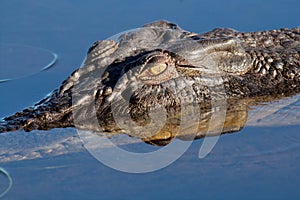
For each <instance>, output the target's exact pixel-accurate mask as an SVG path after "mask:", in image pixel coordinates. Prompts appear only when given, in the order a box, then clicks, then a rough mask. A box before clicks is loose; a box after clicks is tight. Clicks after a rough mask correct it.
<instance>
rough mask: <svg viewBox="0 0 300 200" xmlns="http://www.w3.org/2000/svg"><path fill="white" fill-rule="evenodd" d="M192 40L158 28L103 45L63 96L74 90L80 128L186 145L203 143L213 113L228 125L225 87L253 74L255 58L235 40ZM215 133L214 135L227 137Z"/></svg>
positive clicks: (96, 46) (160, 25)
mask: <svg viewBox="0 0 300 200" xmlns="http://www.w3.org/2000/svg"><path fill="white" fill-rule="evenodd" d="M192 35H193V34H192V33H187V32H184V31H182V30H181V29H179V28H178V27H177V26H176V27H174V26H173V25H172V24H170V23H167V22H156V23H154V24H150V25H147V26H146V27H144V28H141V29H137V30H133V31H130V32H128V33H123V34H122V35H120V36H118V37H117V39H115V40H111V39H109V40H103V41H98V42H96V43H95V44H94V45H93V46H92V47H91V48H90V49H89V51H88V55H87V58H86V60H85V62H84V65H83V66H82V67H81V68H80V69H78V70H77V71H76V72H74V73H73V75H72V76H71V77H70V78H69V79H68V80H67V81H65V83H64V84H63V86H62V87H61V88H60V95H61V96H63V95H64V93H69V92H70V90H72V92H71V93H72V107H73V109H72V110H73V119H74V124H75V126H76V127H77V128H79V129H90V130H96V131H101V132H103V131H104V132H110V133H119V132H125V133H127V134H129V135H131V136H136V137H140V138H142V139H144V140H145V141H151V142H153V141H159V142H161V141H163V143H164V142H169V141H170V139H172V138H174V137H175V136H177V137H178V135H180V132H184V135H185V138H186V139H188V138H194V137H195V136H196V135H197V137H203V136H204V135H205V132H206V131H207V130H208V128H209V127H208V126H209V125H208V122H209V120H210V118H211V117H212V115H213V114H215V115H219V117H220V118H225V115H224V113H225V112H226V109H227V108H226V103H227V100H226V92H225V88H224V80H226V77H227V76H228V75H241V74H244V73H246V72H247V71H248V69H249V67H250V59H249V57H248V55H247V54H246V53H245V52H244V51H243V49H242V48H241V46H240V44H239V41H238V40H237V39H235V38H220V39H201V38H192ZM153 37H155V38H153ZM213 108H214V109H219V114H216V113H213V112H212V110H213ZM220 110H221V111H220ZM220 113H221V114H220ZM241 115H243V117H241ZM244 115H245V113H244V112H243V111H242V112H241V113H240V115H237V116H238V117H240V119H241V120H240V121H241V124H240V125H238V126H236V124H238V123H236V122H235V125H234V127H233V126H231V125H229V124H230V123H228V127H227V128H225V129H226V131H227V132H228V131H233V130H238V129H240V128H241V127H242V124H244V123H245V116H244ZM200 118H201V121H202V124H201V125H200V126H199V122H200ZM229 118H230V117H229ZM231 118H232V116H231ZM234 119H237V117H234ZM220 121H221V122H222V121H224V119H220ZM183 124H184V125H183ZM216 124H218V123H216ZM215 126H216V127H215V132H214V131H211V133H212V134H217V133H218V131H219V132H220V131H222V129H221V130H217V129H218V126H219V125H215ZM182 127H184V130H180V129H182ZM199 127H201V128H200V129H202V130H201V131H199V130H198V129H199ZM221 128H223V127H221ZM219 129H220V127H219ZM225 129H224V130H225Z"/></svg>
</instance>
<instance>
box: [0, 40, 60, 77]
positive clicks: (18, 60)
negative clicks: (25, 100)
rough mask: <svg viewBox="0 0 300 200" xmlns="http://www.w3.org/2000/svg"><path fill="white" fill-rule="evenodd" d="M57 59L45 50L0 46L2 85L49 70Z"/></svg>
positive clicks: (24, 46)
mask: <svg viewBox="0 0 300 200" xmlns="http://www.w3.org/2000/svg"><path fill="white" fill-rule="evenodd" d="M57 57H58V56H57V54H55V53H53V52H51V51H49V50H47V49H43V48H38V47H33V46H27V45H20V44H0V59H1V62H0V83H1V82H6V81H9V80H13V79H16V78H22V77H26V76H29V75H32V74H35V73H38V72H40V71H44V70H47V69H49V68H50V67H52V66H53V65H54V64H55V62H56V61H57Z"/></svg>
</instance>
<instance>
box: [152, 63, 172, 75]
mask: <svg viewBox="0 0 300 200" xmlns="http://www.w3.org/2000/svg"><path fill="white" fill-rule="evenodd" d="M167 67H168V66H167V64H166V63H160V64H157V65H154V66H152V67H150V68H148V72H150V74H151V75H153V76H157V75H159V74H161V73H163V72H164V71H165V70H166V69H167Z"/></svg>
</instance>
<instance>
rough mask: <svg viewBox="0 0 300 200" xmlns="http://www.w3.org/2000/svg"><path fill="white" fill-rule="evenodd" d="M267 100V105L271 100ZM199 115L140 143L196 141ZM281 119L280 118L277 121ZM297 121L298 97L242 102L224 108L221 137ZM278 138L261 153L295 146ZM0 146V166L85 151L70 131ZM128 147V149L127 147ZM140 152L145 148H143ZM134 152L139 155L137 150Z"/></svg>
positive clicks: (16, 136) (29, 135)
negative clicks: (180, 129)
mask: <svg viewBox="0 0 300 200" xmlns="http://www.w3.org/2000/svg"><path fill="white" fill-rule="evenodd" d="M269 100H270V101H271V99H269ZM202 115H203V116H204V117H202V118H201V120H200V123H199V124H189V125H190V126H189V127H187V128H186V130H184V131H183V132H181V133H178V126H179V125H180V116H177V118H176V117H174V118H171V119H169V120H168V123H166V125H165V127H164V128H163V129H162V130H161V131H159V132H158V133H157V134H155V135H153V136H151V137H150V138H143V141H145V142H146V143H150V144H154V145H166V144H168V143H170V142H171V141H172V140H173V139H175V138H178V139H181V140H189V139H191V138H190V137H189V134H188V133H189V130H194V129H195V127H196V128H197V129H198V132H197V137H196V138H201V137H204V136H205V133H206V131H207V129H208V124H209V121H210V116H211V113H210V112H206V113H204V110H203V113H202ZM282 115H283V116H284V118H283V117H281V116H282ZM299 118H300V95H296V96H292V97H289V98H283V99H279V98H278V99H273V101H272V102H265V101H261V100H259V99H243V100H239V101H235V102H232V103H230V104H228V107H227V113H226V120H225V123H224V128H223V133H236V134H238V133H239V131H240V130H241V129H242V128H243V127H245V126H255V127H256V126H257V127H261V126H266V127H276V126H289V125H299ZM94 134H98V135H99V136H100V137H109V138H110V141H111V142H112V143H113V144H115V145H117V146H120V147H121V148H123V147H122V146H124V145H125V148H130V147H132V145H133V144H140V143H141V139H140V138H137V137H132V136H131V137H128V136H127V135H125V134H124V133H119V134H109V133H103V134H102V135H101V133H94ZM258 137H259V136H258ZM270 137H272V136H270ZM282 137H284V138H281V139H280V140H278V139H277V140H274V142H276V141H277V142H278V144H276V146H277V147H276V148H275V149H274V148H273V147H272V148H268V145H272V144H273V143H274V142H273V143H270V142H266V143H265V141H261V143H264V145H262V146H264V147H266V149H267V150H266V152H265V153H274V152H275V153H276V152H277V151H286V150H288V149H290V148H295V147H298V146H299V145H298V144H299V139H297V138H295V139H293V138H289V136H288V135H286V134H285V136H284V135H283V136H282ZM250 138H251V136H250ZM248 139H249V138H248ZM253 139H254V138H253ZM250 140H251V139H250ZM256 140H258V141H260V139H259V138H256ZM0 143H1V146H0V163H1V162H2V163H5V162H10V161H16V160H28V159H37V158H45V157H49V156H57V155H63V154H70V153H74V152H82V151H85V149H84V147H83V144H82V140H81V139H80V138H79V136H78V134H77V131H76V130H75V129H73V128H65V129H52V130H48V131H32V132H24V131H16V132H10V133H6V134H1V137H0ZM128 144H131V145H129V146H128ZM126 145H127V146H126ZM295 145H296V146H295ZM89 146H92V148H94V149H99V148H111V147H112V145H111V144H110V143H102V144H100V145H99V144H89ZM148 146H149V145H148ZM142 149H147V148H146V146H144V145H143V146H142ZM150 149H151V148H150ZM155 149H157V148H154V150H155ZM129 150H130V149H129ZM131 150H132V149H131ZM131 150H130V151H131ZM138 151H141V149H139V150H138ZM142 151H143V150H142ZM250 152H251V151H250ZM263 153H264V152H263V151H260V152H258V154H263ZM246 156H247V155H246ZM248 156H254V155H253V153H250V154H249V155H248Z"/></svg>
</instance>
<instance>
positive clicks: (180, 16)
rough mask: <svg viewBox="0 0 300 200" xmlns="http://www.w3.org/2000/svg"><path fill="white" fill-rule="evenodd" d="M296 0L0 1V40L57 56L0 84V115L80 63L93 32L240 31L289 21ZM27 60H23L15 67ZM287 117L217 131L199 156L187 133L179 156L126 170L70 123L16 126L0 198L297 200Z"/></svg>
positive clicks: (297, 157) (5, 138) (6, 139)
mask: <svg viewBox="0 0 300 200" xmlns="http://www.w3.org/2000/svg"><path fill="white" fill-rule="evenodd" d="M299 4H300V3H299V2H298V1H272V3H270V2H267V1H266V2H262V1H253V0H252V1H229V2H228V1H218V2H214V1H201V2H199V1H196V0H195V1H192V0H179V1H163V2H161V1H148V2H143V1H126V2H125V1H116V0H113V1H105V2H100V1H97V2H96V1H94V2H93V1H86V2H83V1H73V0H72V1H71V0H64V1H57V2H53V1H48V0H47V1H39V2H36V1H32V0H28V1H26V2H25V1H16V0H2V1H1V3H0V11H1V12H0V13H1V14H0V26H1V27H2V28H1V30H0V43H10V44H11V43H13V44H20V45H29V46H33V47H38V48H44V49H48V50H51V51H52V52H55V53H56V54H58V55H59V61H58V62H57V63H56V64H55V65H54V67H52V68H50V69H48V70H47V71H43V72H39V73H37V74H34V75H31V76H26V77H23V78H20V79H16V80H13V81H9V82H5V83H1V84H0V91H1V98H0V105H1V106H0V117H3V116H7V115H9V114H12V113H14V112H16V111H19V110H21V109H23V108H24V107H26V106H30V105H32V104H33V103H34V102H37V101H38V100H40V99H41V98H43V97H44V96H45V95H46V94H47V93H49V92H51V91H52V90H53V89H54V88H55V87H57V86H59V84H60V83H61V81H62V80H64V79H65V78H66V77H67V76H68V75H69V74H70V73H71V72H72V71H73V70H74V69H76V68H78V67H79V66H80V64H81V63H82V60H83V58H84V57H85V54H86V51H87V49H88V47H89V46H90V45H91V44H92V43H93V42H94V41H96V40H99V39H105V38H108V37H110V36H111V35H114V34H116V33H119V32H121V31H124V30H128V29H132V28H135V27H139V26H141V25H143V24H145V23H148V22H151V21H153V20H158V19H167V20H169V21H172V22H176V23H178V24H179V26H181V27H182V28H184V29H186V30H190V31H194V32H203V31H208V30H210V29H212V28H215V27H230V28H234V29H237V30H240V31H256V30H264V29H277V28H281V27H296V26H299V21H300V17H299V14H298V8H299ZM36 59H38V60H39V61H42V60H43V59H41V58H36ZM30 63H31V61H30V60H26V61H24V65H23V66H29V65H30ZM23 66H20V68H22V67H23ZM41 68H42V66H41ZM0 70H1V69H0ZM38 71H39V69H37V70H36V71H35V72H38ZM290 110H291V109H290ZM283 113H284V112H283ZM288 114H290V112H288ZM296 114H297V113H296ZM270 119H271V120H273V119H272V117H271V118H270ZM295 119H296V120H297V119H299V118H295ZM296 122H297V121H296ZM287 125H288V124H286V125H285V126H279V127H278V126H276V127H273V126H271V127H270V126H267V127H253V126H249V127H246V128H244V129H243V130H242V131H240V132H238V133H234V134H228V135H224V136H222V137H221V138H220V140H219V141H218V143H217V145H216V146H215V148H214V149H213V151H212V152H211V153H210V154H209V156H208V157H206V158H205V159H202V160H199V158H198V152H199V148H200V146H201V143H202V140H196V141H194V142H193V144H192V146H191V147H190V148H189V149H188V151H187V152H185V153H184V155H183V156H182V157H181V158H180V159H179V160H177V161H176V162H174V163H173V164H171V165H170V166H168V167H166V168H164V169H161V170H158V171H155V172H152V173H148V174H127V173H123V172H119V171H115V170H113V169H111V168H108V167H106V166H105V165H103V164H101V163H100V162H98V161H97V160H95V159H94V158H93V157H92V156H91V155H90V154H89V153H88V152H87V151H85V150H84V149H83V148H82V147H81V144H80V143H76V141H78V140H76V141H75V142H74V141H69V140H68V141H67V142H66V141H65V139H66V138H69V137H71V136H76V132H75V130H73V129H67V130H52V131H49V132H47V131H36V132H34V133H33V134H32V135H31V136H30V133H26V134H25V133H24V132H16V133H11V134H5V135H1V136H0V141H1V147H0V152H1V153H0V156H1V158H3V156H4V157H5V156H6V157H9V156H7V154H9V155H15V157H9V158H13V159H11V160H9V161H5V162H4V161H3V160H2V161H0V167H2V168H4V169H5V170H6V171H7V172H9V174H10V175H11V177H12V179H13V181H14V182H13V183H14V184H13V186H12V188H11V190H10V191H9V192H8V193H7V195H6V196H5V197H4V199H41V198H43V199H54V198H55V199H83V198H84V199H128V198H139V199H153V198H175V199H191V198H193V199H199V198H209V199H232V198H235V199H237V198H243V199H253V198H256V199H266V198H270V199H298V198H299V196H300V192H299V190H298V188H299V184H300V181H299V180H300V173H299V172H300V171H299V166H300V146H299V142H300V136H299V130H300V126H299V124H298V125H297V123H295V124H294V125H289V126H287ZM22 134H23V135H22ZM18 135H22V136H18ZM47 141H48V142H47ZM125 141H126V140H125ZM73 142H74V143H73ZM57 143H58V144H60V143H63V144H66V143H67V144H69V148H67V149H62V150H63V151H58V149H59V148H62V146H59V145H58V146H57ZM74 144H75V147H74ZM55 145H56V146H55ZM122 148H124V149H130V150H133V151H139V152H143V151H148V150H156V148H155V147H150V146H149V145H147V144H143V143H139V142H134V144H123V145H122ZM55 150H57V151H55ZM5 151H6V152H5ZM51 151H53V153H52V154H51ZM26 152H27V153H26ZM29 152H31V153H32V154H29ZM61 152H63V153H61ZM24 155H25V156H28V155H30V156H31V157H30V156H28V158H24ZM34 156H36V157H34ZM33 158H34V159H33ZM0 178H1V180H0V187H1V188H0V191H4V190H5V188H4V187H7V185H8V179H7V177H5V176H4V175H3V174H0ZM50 194H51V195H50ZM52 195H53V196H52Z"/></svg>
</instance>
